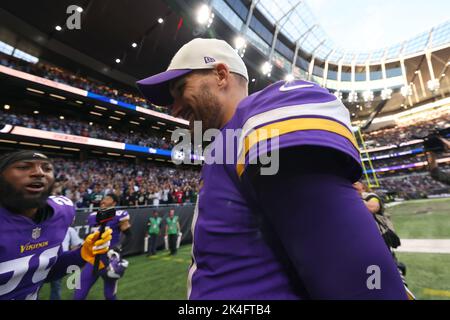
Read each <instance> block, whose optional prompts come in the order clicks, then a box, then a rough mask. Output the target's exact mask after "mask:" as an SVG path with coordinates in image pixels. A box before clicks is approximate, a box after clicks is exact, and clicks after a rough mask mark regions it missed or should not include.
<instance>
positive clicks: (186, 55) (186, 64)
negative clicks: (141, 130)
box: [137, 38, 248, 106]
mask: <svg viewBox="0 0 450 320" xmlns="http://www.w3.org/2000/svg"><path fill="white" fill-rule="evenodd" d="M219 63H223V64H226V65H227V66H228V68H229V69H230V71H231V72H234V73H237V74H240V75H241V76H243V77H244V78H245V79H247V81H248V73H247V67H246V66H245V64H244V61H242V59H241V57H240V56H239V55H238V53H237V52H236V51H235V50H234V49H233V47H231V46H230V45H229V44H228V43H226V42H225V41H223V40H219V39H201V38H196V39H194V40H191V41H189V42H188V43H186V44H185V45H184V46H183V47H181V49H180V50H178V52H177V53H176V54H175V56H174V57H173V58H172V61H171V62H170V65H169V67H168V68H167V71H165V72H161V73H158V74H156V75H154V76H151V77H149V78H146V79H142V80H139V81H138V82H137V86H138V88H139V90H140V91H141V92H142V94H143V95H144V97H145V98H147V100H148V101H150V102H151V103H153V104H155V105H158V106H169V105H171V104H173V98H172V96H171V95H170V90H169V84H170V82H171V81H172V80H174V79H176V78H179V77H182V76H184V75H186V74H188V73H189V72H192V71H194V70H202V69H213V68H214V67H215V65H217V64H219Z"/></svg>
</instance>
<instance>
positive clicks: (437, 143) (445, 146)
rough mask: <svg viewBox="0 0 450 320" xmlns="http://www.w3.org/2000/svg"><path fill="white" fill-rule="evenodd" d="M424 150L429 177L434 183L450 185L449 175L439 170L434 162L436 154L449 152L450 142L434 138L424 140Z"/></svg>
mask: <svg viewBox="0 0 450 320" xmlns="http://www.w3.org/2000/svg"><path fill="white" fill-rule="evenodd" d="M424 149H425V152H426V155H427V161H428V170H429V171H430V175H431V177H432V178H433V179H434V180H436V181H439V182H442V183H444V184H446V185H450V174H448V173H447V172H445V171H443V170H441V169H439V166H438V163H437V161H436V158H437V156H436V153H437V152H448V151H449V150H450V142H449V141H448V140H447V139H445V138H442V137H435V136H434V137H431V138H428V139H425V142H424Z"/></svg>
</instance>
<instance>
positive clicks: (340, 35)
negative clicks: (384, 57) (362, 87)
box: [306, 0, 450, 51]
mask: <svg viewBox="0 0 450 320" xmlns="http://www.w3.org/2000/svg"><path fill="white" fill-rule="evenodd" d="M306 2H307V4H308V5H309V7H310V8H311V11H312V12H313V14H314V15H315V16H316V18H317V20H318V21H319V23H320V24H321V25H322V27H323V29H324V31H325V32H326V33H327V34H328V35H329V36H330V38H331V39H332V40H333V41H334V43H335V44H337V45H338V46H340V47H342V48H343V49H349V50H357V51H367V50H371V49H377V48H380V47H385V46H389V45H392V44H396V43H398V42H401V41H403V40H406V39H409V38H411V37H414V36H415V35H417V34H419V33H422V32H423V31H426V30H429V29H431V27H433V26H434V25H436V24H439V23H442V22H445V21H448V20H450V1H449V0H420V1H419V0H306Z"/></svg>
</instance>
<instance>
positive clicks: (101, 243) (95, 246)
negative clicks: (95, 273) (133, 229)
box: [81, 229, 112, 269]
mask: <svg viewBox="0 0 450 320" xmlns="http://www.w3.org/2000/svg"><path fill="white" fill-rule="evenodd" d="M111 234H112V229H106V230H105V232H103V234H102V236H101V237H100V231H95V232H94V233H91V234H90V235H88V236H87V237H86V239H85V241H84V243H83V246H82V247H81V258H83V260H84V261H86V262H88V263H90V264H92V265H94V261H95V256H96V255H98V254H105V253H107V252H108V250H109V244H110V241H111V239H112V235H111ZM99 237H100V239H99ZM104 267H105V264H104V263H103V262H102V261H100V265H99V269H103V268H104Z"/></svg>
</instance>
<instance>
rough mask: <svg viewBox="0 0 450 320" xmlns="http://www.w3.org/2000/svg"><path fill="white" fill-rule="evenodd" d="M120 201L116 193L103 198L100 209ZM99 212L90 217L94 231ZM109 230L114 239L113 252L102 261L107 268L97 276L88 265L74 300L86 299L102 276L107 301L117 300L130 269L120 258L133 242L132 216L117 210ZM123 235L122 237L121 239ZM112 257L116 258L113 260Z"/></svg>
mask: <svg viewBox="0 0 450 320" xmlns="http://www.w3.org/2000/svg"><path fill="white" fill-rule="evenodd" d="M118 202H119V199H118V198H117V196H116V195H115V194H114V193H109V194H107V195H106V196H104V197H103V199H102V200H101V202H100V208H102V209H107V208H114V207H115V206H116V205H117V203H118ZM96 216H97V212H93V213H91V214H90V215H89V217H88V221H87V223H88V224H89V226H90V227H91V228H92V230H95V229H98V225H97V220H96ZM106 227H107V229H109V230H112V231H113V233H112V234H113V237H112V239H111V248H112V249H111V250H110V251H109V252H108V255H103V256H102V261H103V262H104V264H105V265H106V268H105V269H103V270H101V271H100V272H99V273H97V274H95V273H94V272H93V265H91V264H87V265H86V266H85V267H84V268H83V271H82V272H81V284H80V288H78V289H76V290H75V293H74V300H83V299H86V297H87V295H88V293H89V290H90V289H91V287H92V286H93V285H94V283H95V282H96V281H97V279H98V277H99V276H100V277H101V278H102V279H103V284H104V285H103V289H104V290H103V292H104V296H105V299H106V300H116V299H117V297H116V294H117V286H118V281H119V278H120V277H121V276H122V275H123V271H124V269H125V268H126V267H128V262H127V261H125V260H122V259H121V258H120V253H121V251H122V248H125V247H126V246H127V245H128V243H129V242H130V241H131V225H130V215H129V214H128V211H126V210H116V212H115V216H114V218H113V219H112V220H110V221H108V223H107V224H106ZM121 235H122V237H121ZM110 257H114V259H111V258H110ZM118 268H120V269H122V272H120V276H119V275H118V274H119V273H117V272H115V271H114V270H117V269H118Z"/></svg>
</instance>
